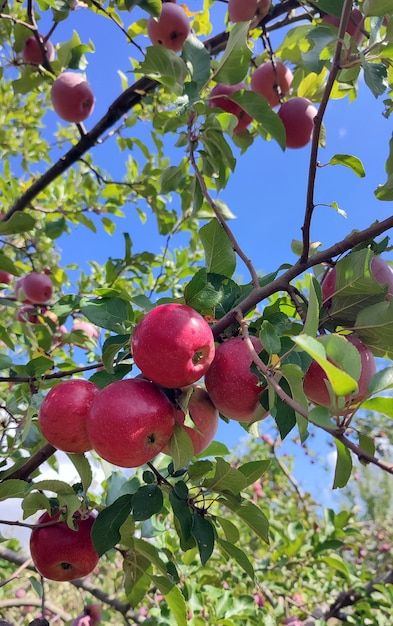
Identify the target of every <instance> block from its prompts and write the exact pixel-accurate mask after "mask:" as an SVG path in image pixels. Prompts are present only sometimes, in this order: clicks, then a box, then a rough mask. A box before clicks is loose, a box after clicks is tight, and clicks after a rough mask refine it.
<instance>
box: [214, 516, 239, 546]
mask: <svg viewBox="0 0 393 626" xmlns="http://www.w3.org/2000/svg"><path fill="white" fill-rule="evenodd" d="M216 521H217V522H218V523H219V524H220V526H221V528H222V529H223V531H224V533H225V538H226V540H227V541H229V542H230V543H236V542H237V541H239V538H240V532H239V529H238V527H237V526H236V525H235V524H233V523H232V522H230V521H229V520H228V519H226V518H225V517H219V516H217V517H216Z"/></svg>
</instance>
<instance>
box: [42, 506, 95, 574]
mask: <svg viewBox="0 0 393 626" xmlns="http://www.w3.org/2000/svg"><path fill="white" fill-rule="evenodd" d="M56 517H59V516H58V515H57V516H56V515H55V516H53V517H51V516H50V515H49V514H48V513H47V512H45V513H44V514H43V515H41V517H40V518H39V520H38V524H46V523H48V522H51V521H54V520H56ZM74 520H75V524H76V527H77V530H72V529H71V528H69V526H67V524H66V522H59V523H58V524H53V525H52V526H46V527H42V528H34V530H33V531H32V533H31V536H30V554H31V558H32V560H33V563H34V565H35V567H36V569H37V570H38V572H39V573H40V574H41V576H44V578H48V579H49V580H58V581H70V580H76V579H77V578H83V577H84V576H87V575H88V574H90V573H91V572H92V571H93V570H94V568H95V567H96V565H97V563H98V554H97V552H96V549H95V547H94V545H93V542H92V540H91V529H92V527H93V524H94V520H95V516H94V515H93V514H90V515H89V516H88V517H86V518H82V517H81V516H80V515H75V516H74Z"/></svg>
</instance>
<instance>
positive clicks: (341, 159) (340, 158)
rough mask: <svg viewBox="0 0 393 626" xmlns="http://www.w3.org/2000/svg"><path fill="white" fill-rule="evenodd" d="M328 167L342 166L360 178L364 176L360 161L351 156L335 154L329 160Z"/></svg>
mask: <svg viewBox="0 0 393 626" xmlns="http://www.w3.org/2000/svg"><path fill="white" fill-rule="evenodd" d="M328 165H344V167H349V169H350V170H352V171H353V172H354V173H355V174H356V176H359V177H360V178H364V177H365V175H366V172H365V170H364V167H363V163H362V162H361V160H360V159H358V158H357V157H355V156H353V155H351V154H335V155H334V156H333V157H332V158H331V159H330V161H329V163H328Z"/></svg>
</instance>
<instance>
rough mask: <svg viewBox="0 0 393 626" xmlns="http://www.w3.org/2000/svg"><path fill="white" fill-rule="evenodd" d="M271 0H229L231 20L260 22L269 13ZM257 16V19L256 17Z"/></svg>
mask: <svg viewBox="0 0 393 626" xmlns="http://www.w3.org/2000/svg"><path fill="white" fill-rule="evenodd" d="M269 9H270V0H229V2H228V14H229V19H230V20H231V22H248V21H249V20H253V24H252V26H253V25H254V24H255V25H256V24H258V22H260V21H261V20H262V19H263V18H264V17H265V15H267V14H268V13H269ZM254 18H255V19H254Z"/></svg>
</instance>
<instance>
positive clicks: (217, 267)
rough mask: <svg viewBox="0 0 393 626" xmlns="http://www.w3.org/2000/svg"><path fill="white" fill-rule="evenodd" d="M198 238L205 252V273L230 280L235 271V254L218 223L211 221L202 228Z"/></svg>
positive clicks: (214, 220)
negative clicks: (211, 273) (220, 275)
mask: <svg viewBox="0 0 393 626" xmlns="http://www.w3.org/2000/svg"><path fill="white" fill-rule="evenodd" d="M199 236H200V238H201V241H202V245H203V247H204V250H205V257H206V268H207V271H208V272H213V273H215V274H223V275H224V276H228V277H229V278H230V277H231V276H232V274H233V273H234V271H235V269H236V254H235V252H234V250H233V244H232V242H231V240H230V239H229V237H228V235H227V233H226V232H225V230H224V228H223V227H222V226H221V224H220V223H219V221H218V220H216V219H213V220H211V221H210V222H209V223H208V224H205V225H204V226H202V228H201V229H200V230H199Z"/></svg>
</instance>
